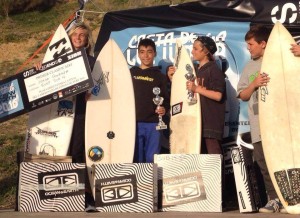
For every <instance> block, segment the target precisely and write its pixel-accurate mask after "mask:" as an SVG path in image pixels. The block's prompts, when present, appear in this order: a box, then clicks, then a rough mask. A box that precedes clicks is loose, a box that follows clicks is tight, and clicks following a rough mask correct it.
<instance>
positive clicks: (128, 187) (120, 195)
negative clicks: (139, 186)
mask: <svg viewBox="0 0 300 218" xmlns="http://www.w3.org/2000/svg"><path fill="white" fill-rule="evenodd" d="M101 195H102V201H103V203H110V202H118V201H127V200H131V199H133V197H134V195H133V185H132V184H130V183H127V184H126V183H125V184H122V185H115V186H110V187H107V188H105V187H104V188H102V189H101Z"/></svg>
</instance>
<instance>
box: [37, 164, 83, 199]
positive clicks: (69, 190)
mask: <svg viewBox="0 0 300 218" xmlns="http://www.w3.org/2000/svg"><path fill="white" fill-rule="evenodd" d="M84 173H85V171H84V169H75V170H64V171H56V172H43V173H38V181H39V184H40V186H39V187H40V190H39V193H40V198H41V200H44V199H51V198H54V197H55V198H58V197H66V196H75V195H79V194H83V192H84V185H83V186H82V184H84Z"/></svg>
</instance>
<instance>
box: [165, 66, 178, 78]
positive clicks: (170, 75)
mask: <svg viewBox="0 0 300 218" xmlns="http://www.w3.org/2000/svg"><path fill="white" fill-rule="evenodd" d="M175 71H176V68H175V67H174V66H169V67H168V69H167V75H168V78H169V80H170V82H172V78H173V75H174V73H175Z"/></svg>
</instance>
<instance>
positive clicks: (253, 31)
mask: <svg viewBox="0 0 300 218" xmlns="http://www.w3.org/2000/svg"><path fill="white" fill-rule="evenodd" d="M270 33H271V30H270V29H269V28H267V27H266V26H264V25H262V24H256V25H253V26H251V27H250V29H249V30H248V32H247V33H246V35H245V41H247V40H250V39H251V38H253V39H254V40H255V41H256V42H257V43H261V42H262V41H265V42H268V38H269V36H270Z"/></svg>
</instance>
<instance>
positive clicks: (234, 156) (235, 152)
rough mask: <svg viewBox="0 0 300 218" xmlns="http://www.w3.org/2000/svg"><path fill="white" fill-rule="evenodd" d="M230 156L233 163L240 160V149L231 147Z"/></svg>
mask: <svg viewBox="0 0 300 218" xmlns="http://www.w3.org/2000/svg"><path fill="white" fill-rule="evenodd" d="M231 157H232V161H233V163H234V164H237V163H241V162H242V158H241V155H240V151H239V149H238V148H232V150H231Z"/></svg>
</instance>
